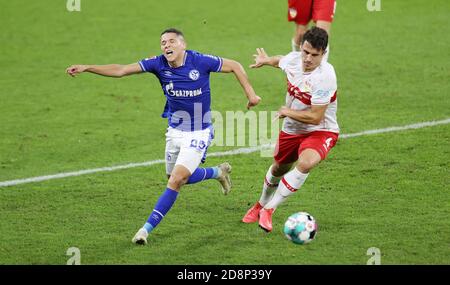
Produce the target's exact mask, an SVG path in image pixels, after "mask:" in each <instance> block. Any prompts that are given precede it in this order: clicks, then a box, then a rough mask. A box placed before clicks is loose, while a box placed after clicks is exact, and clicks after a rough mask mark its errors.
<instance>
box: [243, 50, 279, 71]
mask: <svg viewBox="0 0 450 285" xmlns="http://www.w3.org/2000/svg"><path fill="white" fill-rule="evenodd" d="M256 52H257V53H258V54H254V55H253V56H254V57H255V63H254V64H251V65H250V67H251V68H259V67H261V66H264V65H270V66H273V67H279V66H278V63H279V62H280V59H281V58H282V57H283V56H282V55H276V56H268V55H267V53H266V51H265V50H264V48H257V49H256Z"/></svg>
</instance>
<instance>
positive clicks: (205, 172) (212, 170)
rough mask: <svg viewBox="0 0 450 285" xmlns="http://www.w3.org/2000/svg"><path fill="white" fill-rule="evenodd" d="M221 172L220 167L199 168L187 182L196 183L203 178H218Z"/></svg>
mask: <svg viewBox="0 0 450 285" xmlns="http://www.w3.org/2000/svg"><path fill="white" fill-rule="evenodd" d="M219 174H220V169H219V167H217V166H215V167H208V168H197V169H196V170H195V171H194V172H193V173H192V175H191V176H190V177H189V180H188V181H187V183H186V184H194V183H197V182H200V181H203V180H207V179H213V178H217V176H219Z"/></svg>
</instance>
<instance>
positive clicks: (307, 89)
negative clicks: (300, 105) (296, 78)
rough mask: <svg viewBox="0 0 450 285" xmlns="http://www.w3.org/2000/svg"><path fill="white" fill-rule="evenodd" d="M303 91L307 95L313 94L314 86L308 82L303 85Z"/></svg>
mask: <svg viewBox="0 0 450 285" xmlns="http://www.w3.org/2000/svg"><path fill="white" fill-rule="evenodd" d="M302 89H303V90H302V91H303V92H306V93H309V92H311V91H312V86H311V83H310V82H309V81H306V82H305V83H304V84H303V88H302Z"/></svg>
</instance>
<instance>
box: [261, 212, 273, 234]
mask: <svg viewBox="0 0 450 285" xmlns="http://www.w3.org/2000/svg"><path fill="white" fill-rule="evenodd" d="M273 211H274V209H264V208H263V209H262V210H261V211H259V226H260V227H261V228H262V229H263V230H265V231H266V232H268V233H270V232H271V231H272V214H273Z"/></svg>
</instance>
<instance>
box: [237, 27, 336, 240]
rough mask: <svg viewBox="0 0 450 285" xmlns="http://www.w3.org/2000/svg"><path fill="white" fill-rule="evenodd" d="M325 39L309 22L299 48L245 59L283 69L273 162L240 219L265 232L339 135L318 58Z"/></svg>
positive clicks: (328, 77) (331, 81)
mask: <svg viewBox="0 0 450 285" xmlns="http://www.w3.org/2000/svg"><path fill="white" fill-rule="evenodd" d="M327 44H328V34H327V32H326V31H325V30H323V29H321V28H318V27H313V28H311V29H310V30H308V31H307V32H306V33H305V35H304V37H303V39H302V45H301V48H302V49H301V51H300V52H291V53H289V54H287V55H286V56H272V57H269V56H268V55H267V54H266V52H265V51H264V49H262V48H261V49H257V52H258V54H257V55H255V64H253V65H251V67H252V68H259V67H261V66H264V65H270V66H273V67H279V68H281V69H282V70H283V71H284V72H285V73H286V75H287V94H286V106H282V107H281V108H280V109H279V110H278V113H277V115H278V117H279V118H284V122H283V128H282V130H281V131H280V134H279V136H278V142H277V146H276V148H275V154H274V162H273V163H272V165H271V166H270V168H269V170H268V171H267V174H266V177H265V179H264V185H263V190H262V194H261V197H260V199H259V201H258V202H256V204H255V205H253V207H252V208H250V209H249V210H248V212H247V213H246V214H245V216H244V217H243V219H242V221H243V222H244V223H254V222H259V226H260V227H261V228H262V229H264V230H265V231H267V232H270V231H272V214H273V212H274V211H275V209H276V208H277V207H278V206H279V205H280V204H281V203H282V202H283V201H285V200H286V199H287V197H289V196H291V195H292V194H294V193H295V192H296V191H297V190H298V189H299V188H300V187H301V186H302V185H303V183H304V182H305V180H306V178H307V177H308V175H309V172H310V171H311V169H313V168H314V167H315V166H317V165H318V164H319V163H320V161H322V160H323V159H325V158H326V156H327V154H328V152H329V151H330V149H331V148H332V147H333V146H334V145H335V144H336V141H337V139H338V136H339V126H338V123H337V120H336V111H337V101H336V95H337V83H336V74H335V72H334V68H333V66H332V65H331V64H329V63H328V62H326V61H322V59H323V57H324V55H325V54H326V52H327V50H326V47H327ZM294 163H295V167H294V168H292V170H291V167H292V165H293V164H294Z"/></svg>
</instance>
